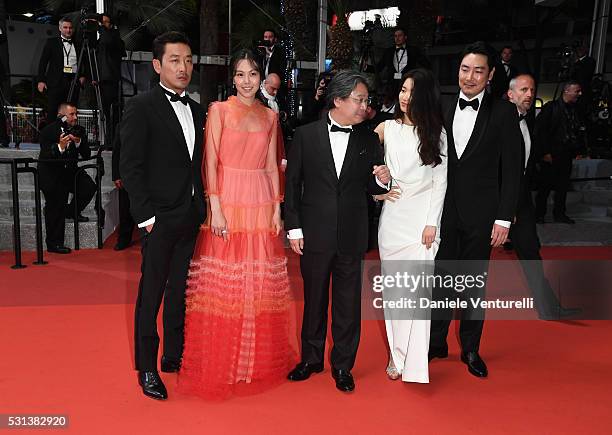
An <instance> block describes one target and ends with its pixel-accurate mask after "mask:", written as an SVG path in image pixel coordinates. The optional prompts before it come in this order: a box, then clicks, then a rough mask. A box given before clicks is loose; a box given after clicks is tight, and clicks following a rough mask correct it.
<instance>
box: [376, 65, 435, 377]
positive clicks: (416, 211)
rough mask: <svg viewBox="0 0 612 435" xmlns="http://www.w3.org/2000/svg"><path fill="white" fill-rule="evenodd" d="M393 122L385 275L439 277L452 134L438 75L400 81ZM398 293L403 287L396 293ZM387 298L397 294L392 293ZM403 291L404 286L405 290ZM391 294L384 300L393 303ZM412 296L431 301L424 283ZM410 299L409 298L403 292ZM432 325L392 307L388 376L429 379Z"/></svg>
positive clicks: (386, 135) (388, 140)
mask: <svg viewBox="0 0 612 435" xmlns="http://www.w3.org/2000/svg"><path fill="white" fill-rule="evenodd" d="M402 80H403V81H402V83H403V84H402V88H401V90H400V93H399V104H398V105H397V106H396V107H397V109H396V111H395V119H393V120H389V121H385V122H384V123H381V124H380V125H379V126H378V127H377V128H376V133H378V135H379V137H380V141H381V143H383V144H384V148H385V162H386V164H387V166H388V167H389V169H390V170H391V176H392V177H393V189H392V190H391V191H390V192H389V193H387V194H385V195H378V196H376V197H375V199H377V200H384V201H385V202H384V205H383V210H382V213H381V216H380V224H379V229H378V246H379V252H380V258H381V261H382V271H383V274H385V275H395V274H396V273H397V272H401V273H402V274H403V273H404V272H407V273H409V274H412V275H416V276H418V275H422V273H423V272H425V274H427V273H432V272H433V264H434V262H433V260H434V258H435V256H436V252H437V251H438V246H439V242H440V238H439V235H440V231H439V228H440V218H441V215H442V206H443V203H444V196H445V194H446V133H445V131H444V128H443V125H442V124H443V118H442V109H441V104H440V91H439V88H438V85H437V83H436V80H435V78H434V77H433V74H432V73H431V72H429V71H427V70H423V69H416V70H411V71H409V72H407V73H406V74H405V75H404V77H403V78H402ZM396 290H397V289H396ZM391 291H392V290H390V292H389V293H388V294H387V295H390V294H395V293H391ZM403 291H404V292H405V289H404V290H403ZM386 293H387V289H385V290H384V293H383V297H385V299H387V297H386V295H385V294H386ZM408 293H409V297H410V298H413V299H415V300H417V301H418V299H419V298H425V297H429V295H430V293H431V288H428V287H427V286H420V287H418V288H417V289H416V291H415V292H413V293H410V292H408ZM402 296H406V294H405V293H404V294H402ZM430 323H431V320H430V318H429V312H428V310H423V309H420V310H419V309H418V302H417V309H414V310H397V309H396V310H386V311H385V324H386V329H387V339H388V340H389V348H390V356H389V364H388V366H387V375H388V376H389V378H390V379H393V380H395V379H398V378H399V377H400V376H401V378H402V380H403V381H405V382H419V383H428V382H429V370H428V359H427V354H428V350H429V331H430Z"/></svg>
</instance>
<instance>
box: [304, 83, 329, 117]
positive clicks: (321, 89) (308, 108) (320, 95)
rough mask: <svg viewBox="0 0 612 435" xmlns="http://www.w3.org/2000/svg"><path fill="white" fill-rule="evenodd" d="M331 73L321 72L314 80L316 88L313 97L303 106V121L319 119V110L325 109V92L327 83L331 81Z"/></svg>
mask: <svg viewBox="0 0 612 435" xmlns="http://www.w3.org/2000/svg"><path fill="white" fill-rule="evenodd" d="M333 76H334V75H333V74H332V73H330V72H322V73H321V74H319V78H318V79H317V81H316V82H315V84H316V86H317V88H316V90H315V94H314V98H313V99H312V100H310V101H309V102H308V104H305V108H304V122H305V123H308V122H312V121H316V120H318V119H320V117H321V112H323V110H324V109H325V93H326V91H327V85H329V82H331V79H332V78H333Z"/></svg>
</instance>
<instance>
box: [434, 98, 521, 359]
mask: <svg viewBox="0 0 612 435" xmlns="http://www.w3.org/2000/svg"><path fill="white" fill-rule="evenodd" d="M457 98H458V97H455V98H454V99H453V100H452V101H451V102H450V103H449V104H448V105H447V107H446V108H445V128H446V132H447V134H448V187H447V189H446V198H445V200H444V209H443V212H442V223H441V229H440V237H441V243H440V249H439V251H438V254H437V256H436V260H454V261H456V262H461V263H460V264H459V267H460V268H459V269H456V267H457V264H450V265H449V264H448V263H446V262H445V261H439V262H438V272H437V273H443V272H442V271H441V269H446V270H447V271H448V272H450V273H451V274H455V273H461V274H482V273H484V272H485V271H486V270H487V267H488V260H489V256H490V253H491V245H490V242H491V230H492V228H493V224H494V221H495V220H504V221H509V222H512V219H513V217H514V214H515V211H516V204H517V199H518V193H519V192H518V187H519V183H520V177H521V162H520V157H521V151H520V145H521V132H520V129H519V126H518V115H517V111H516V107H515V106H514V105H513V104H510V103H508V102H506V101H502V100H497V99H495V98H493V97H491V96H490V95H487V94H486V93H485V94H484V96H483V99H482V103H481V105H480V108H479V110H478V114H477V117H476V123H475V125H474V130H473V131H472V134H471V136H470V139H469V141H468V144H467V146H466V148H465V150H464V152H463V154H462V155H461V158H458V157H457V151H456V148H455V141H454V137H453V136H454V135H453V123H454V122H455V110H456V106H457ZM457 110H458V109H457ZM464 110H471V109H468V108H466V109H464ZM500 172H501V173H500ZM500 176H501V180H502V181H501V184H500ZM466 260H467V261H466ZM440 265H442V267H440ZM447 267H449V269H447ZM459 296H461V297H466V298H468V301H469V298H471V297H482V296H484V288H477V289H472V290H470V291H467V290H466V291H465V292H463V293H459V292H455V291H454V289H448V290H444V289H441V288H435V289H434V298H435V299H444V298H445V297H448V298H450V299H453V300H454V299H455V298H456V297H459ZM468 307H469V308H468V309H463V310H462V313H461V314H462V317H461V326H460V338H461V345H462V348H463V351H464V352H477V351H478V347H479V344H480V337H481V335H482V328H483V325H484V310H482V309H473V308H472V306H471V304H468ZM451 318H452V309H434V310H432V324H431V340H430V349H431V350H433V351H440V350H442V349H446V348H447V343H446V336H447V334H448V327H449V324H450V321H451Z"/></svg>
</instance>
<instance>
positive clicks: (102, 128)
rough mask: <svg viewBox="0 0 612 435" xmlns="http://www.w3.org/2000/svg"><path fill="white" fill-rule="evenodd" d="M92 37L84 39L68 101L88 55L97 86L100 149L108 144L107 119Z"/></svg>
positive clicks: (90, 69) (90, 68) (95, 90)
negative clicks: (85, 56) (84, 57)
mask: <svg viewBox="0 0 612 435" xmlns="http://www.w3.org/2000/svg"><path fill="white" fill-rule="evenodd" d="M89 38H90V36H88V35H87V34H85V35H84V37H83V45H82V46H81V52H80V53H79V58H78V61H77V70H76V74H75V75H74V78H73V79H72V83H70V91H69V92H68V101H71V100H72V94H73V93H74V87H75V86H76V83H77V80H78V77H79V69H80V67H81V61H82V60H83V54H85V53H87V62H88V65H89V71H90V72H91V76H92V79H93V80H92V81H94V82H95V83H96V84H94V85H93V87H94V92H95V94H96V106H97V110H98V132H99V133H98V134H99V137H98V140H99V142H100V149H102V146H103V145H104V144H105V143H106V119H105V116H104V110H103V106H102V93H101V92H100V86H99V80H98V79H99V77H100V71H99V70H98V58H97V56H96V49H95V48H94V47H92V45H91V44H90V42H89Z"/></svg>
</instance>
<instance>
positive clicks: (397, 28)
mask: <svg viewBox="0 0 612 435" xmlns="http://www.w3.org/2000/svg"><path fill="white" fill-rule="evenodd" d="M398 30H400V31H401V32H402V33H403V34H404V36H407V35H408V34H407V33H406V29H404V28H403V27H400V26H397V27H395V29H393V33H395V32H397V31H398Z"/></svg>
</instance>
